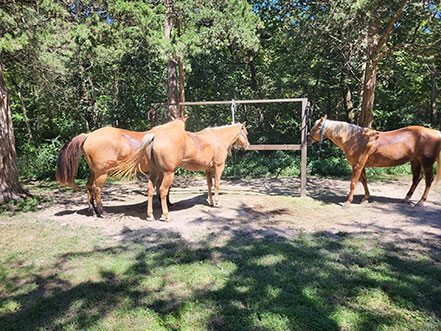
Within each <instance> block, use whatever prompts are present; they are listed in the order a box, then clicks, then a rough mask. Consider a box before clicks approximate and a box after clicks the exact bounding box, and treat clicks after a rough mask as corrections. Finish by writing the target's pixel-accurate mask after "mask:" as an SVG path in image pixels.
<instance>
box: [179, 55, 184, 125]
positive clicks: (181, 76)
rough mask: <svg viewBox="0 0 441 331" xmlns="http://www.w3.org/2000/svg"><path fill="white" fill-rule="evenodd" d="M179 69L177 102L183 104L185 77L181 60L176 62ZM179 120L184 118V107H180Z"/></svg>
mask: <svg viewBox="0 0 441 331" xmlns="http://www.w3.org/2000/svg"><path fill="white" fill-rule="evenodd" d="M178 68H179V102H180V103H183V102H185V76H184V65H183V64H182V59H179V60H178ZM179 108H180V111H181V118H184V117H185V106H184V105H180V107H179Z"/></svg>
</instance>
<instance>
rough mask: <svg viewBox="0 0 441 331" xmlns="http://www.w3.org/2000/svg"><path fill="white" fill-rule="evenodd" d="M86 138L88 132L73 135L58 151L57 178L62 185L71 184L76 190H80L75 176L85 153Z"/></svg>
mask: <svg viewBox="0 0 441 331" xmlns="http://www.w3.org/2000/svg"><path fill="white" fill-rule="evenodd" d="M86 138H87V134H85V133H81V134H79V135H78V136H76V137H73V138H72V140H71V141H69V142H68V143H66V144H65V145H64V146H63V148H62V149H61V150H60V152H59V153H58V158H57V171H56V173H55V179H56V180H57V181H58V182H59V183H60V184H61V185H69V186H71V187H72V188H73V189H74V190H75V191H78V186H77V185H76V184H75V176H76V175H77V171H78V164H79V163H80V158H81V154H82V153H83V151H82V147H83V144H84V141H85V140H86Z"/></svg>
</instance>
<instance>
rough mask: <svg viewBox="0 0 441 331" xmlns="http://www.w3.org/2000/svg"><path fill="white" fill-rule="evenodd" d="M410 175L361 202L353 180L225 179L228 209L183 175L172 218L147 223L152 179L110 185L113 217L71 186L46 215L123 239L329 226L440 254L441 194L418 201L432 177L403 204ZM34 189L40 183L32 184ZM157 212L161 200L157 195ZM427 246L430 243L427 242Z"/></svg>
mask: <svg viewBox="0 0 441 331" xmlns="http://www.w3.org/2000/svg"><path fill="white" fill-rule="evenodd" d="M409 186H410V179H408V178H406V179H402V180H384V181H381V182H371V183H369V188H370V191H371V195H372V197H371V199H370V202H369V203H365V204H361V205H360V204H359V201H360V199H361V197H362V196H363V187H362V185H361V184H359V185H358V187H357V189H356V191H355V193H356V195H355V199H354V202H353V203H352V205H351V206H350V207H349V208H342V203H343V202H344V201H345V200H346V197H347V194H348V190H349V181H343V180H330V179H318V178H309V179H308V183H307V197H302V198H301V197H300V196H299V192H300V180H299V179H292V178H281V179H251V180H222V182H221V188H220V191H221V197H220V199H221V200H220V201H221V207H220V208H213V207H210V206H209V205H208V203H207V193H206V182H205V179H202V178H176V179H175V182H174V185H173V187H172V191H171V195H170V200H171V202H172V203H173V204H174V205H173V206H172V207H171V208H170V216H171V220H170V221H169V222H161V221H154V222H147V221H146V207H147V198H146V183H145V182H142V181H139V180H138V181H134V182H115V183H107V184H106V185H105V186H104V189H103V194H102V199H103V204H104V208H105V209H106V211H107V212H108V213H109V215H108V216H107V217H106V218H96V217H93V216H87V215H86V210H87V194H86V192H85V188H84V186H83V187H80V188H81V190H80V191H79V192H73V191H71V190H66V189H63V188H61V187H60V188H57V189H55V190H53V191H52V193H53V194H52V195H51V197H50V199H51V203H50V204H49V206H48V207H47V208H44V209H43V210H42V211H41V212H40V213H39V215H38V218H39V219H41V220H43V219H45V220H51V221H54V222H58V223H60V224H66V225H70V226H91V227H97V228H99V229H101V230H102V231H103V232H104V233H106V234H108V235H110V236H112V237H114V238H115V239H116V240H120V239H123V238H124V239H127V238H130V236H136V233H137V231H138V230H140V231H143V232H144V233H145V232H146V231H149V230H151V231H152V233H157V232H158V231H160V230H161V229H166V230H167V231H168V232H173V233H176V235H178V236H180V237H182V238H185V239H186V240H190V241H192V240H200V239H206V238H209V236H210V235H219V234H221V235H227V236H228V235H230V234H231V235H232V234H237V232H240V231H242V232H250V231H251V232H253V234H254V235H257V236H283V237H292V236H298V235H299V233H302V232H306V233H315V232H322V233H325V234H328V235H329V236H333V237H339V236H345V235H358V236H369V237H378V239H379V240H381V241H383V242H390V243H395V244H399V245H400V244H405V245H406V247H411V246H412V245H413V244H415V245H416V246H421V247H424V249H427V250H435V251H437V252H439V250H440V248H441V194H440V191H441V190H440V188H439V187H438V188H436V187H435V189H432V190H431V192H430V194H429V198H428V200H427V201H426V203H425V205H424V207H419V206H415V202H417V201H418V199H419V198H420V197H421V195H422V191H423V189H424V183H420V186H419V187H418V189H417V190H416V192H415V194H414V196H413V199H412V204H404V203H402V199H403V197H404V196H405V195H406V193H407V190H408V189H409ZM31 192H32V189H31ZM154 214H155V218H156V219H159V217H160V214H161V211H160V205H159V202H158V201H157V198H156V197H155V200H154ZM421 244H422V245H421Z"/></svg>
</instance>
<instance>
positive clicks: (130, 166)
mask: <svg viewBox="0 0 441 331" xmlns="http://www.w3.org/2000/svg"><path fill="white" fill-rule="evenodd" d="M154 138H155V135H154V134H153V133H149V134H146V135H145V136H144V138H143V139H142V143H141V146H140V147H139V148H138V150H137V151H136V152H134V153H133V154H131V155H129V156H127V157H126V158H124V159H123V160H121V161H112V163H111V164H110V169H109V174H110V177H112V178H121V179H123V180H124V179H128V180H130V179H132V178H134V177H135V176H136V174H137V173H138V172H140V173H142V174H143V175H144V176H146V177H147V174H145V173H144V171H142V169H141V164H142V163H143V160H144V161H145V162H149V161H150V162H151V161H153V158H152V157H151V156H152V155H153V154H152V150H153V140H154ZM146 153H148V156H149V157H148V158H146V156H147V154H146Z"/></svg>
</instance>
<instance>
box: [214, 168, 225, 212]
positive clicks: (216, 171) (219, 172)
mask: <svg viewBox="0 0 441 331" xmlns="http://www.w3.org/2000/svg"><path fill="white" fill-rule="evenodd" d="M224 168H225V162H224V163H222V164H221V165H216V166H215V167H214V204H213V207H220V203H219V185H220V179H221V176H222V173H223V172H224Z"/></svg>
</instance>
